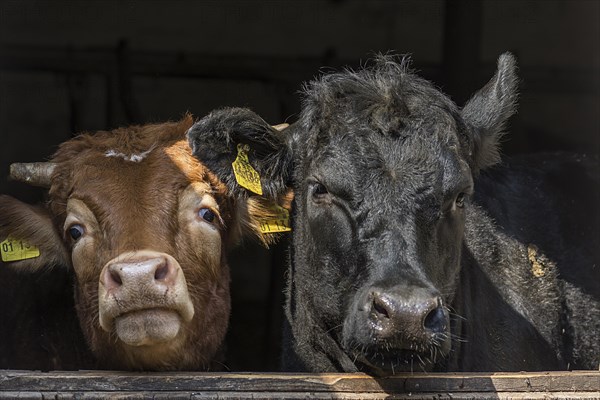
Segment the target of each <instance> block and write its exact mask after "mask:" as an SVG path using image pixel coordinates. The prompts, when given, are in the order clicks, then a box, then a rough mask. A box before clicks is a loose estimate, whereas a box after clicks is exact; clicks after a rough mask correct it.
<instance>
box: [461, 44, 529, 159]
mask: <svg viewBox="0 0 600 400" xmlns="http://www.w3.org/2000/svg"><path fill="white" fill-rule="evenodd" d="M516 70H517V66H516V60H515V57H514V56H513V55H512V54H510V53H504V54H502V55H501V56H500V58H498V69H497V71H496V74H495V75H494V77H493V78H492V79H491V80H490V81H489V82H488V83H487V85H485V86H484V87H483V88H482V89H480V90H479V91H478V92H477V93H475V94H474V95H473V97H472V98H471V99H470V100H469V101H468V102H467V104H466V105H465V106H464V108H463V110H462V116H463V119H464V120H465V122H466V123H467V124H468V125H469V126H470V127H471V129H472V130H473V132H474V136H473V142H474V146H473V164H474V166H475V167H476V169H478V170H479V169H483V168H486V167H489V166H491V165H494V164H495V163H497V162H498V161H500V151H499V143H500V139H501V138H502V135H503V134H504V128H505V126H506V123H507V122H508V119H509V118H510V117H511V116H512V115H513V114H514V113H515V112H516V110H517V98H518V84H519V82H518V77H517V72H516Z"/></svg>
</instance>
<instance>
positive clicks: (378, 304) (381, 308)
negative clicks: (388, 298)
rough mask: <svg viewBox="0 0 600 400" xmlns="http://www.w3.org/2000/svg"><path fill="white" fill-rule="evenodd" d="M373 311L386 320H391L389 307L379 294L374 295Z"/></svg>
mask: <svg viewBox="0 0 600 400" xmlns="http://www.w3.org/2000/svg"><path fill="white" fill-rule="evenodd" d="M373 311H375V313H377V314H379V315H381V316H382V317H384V318H387V319H389V318H390V310H389V309H388V305H387V304H385V301H384V300H383V299H381V297H379V296H378V295H377V294H373Z"/></svg>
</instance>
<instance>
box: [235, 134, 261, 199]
mask: <svg viewBox="0 0 600 400" xmlns="http://www.w3.org/2000/svg"><path fill="white" fill-rule="evenodd" d="M249 150H250V147H249V146H248V145H247V144H241V143H238V145H237V151H238V154H237V158H236V159H235V161H234V162H233V163H231V166H232V167H233V173H234V175H235V180H236V181H237V182H238V183H239V184H240V186H243V187H245V188H246V189H248V190H250V191H251V192H254V193H256V194H259V195H262V194H263V192H262V186H261V185H260V175H259V174H258V172H256V170H255V169H254V168H252V165H250V162H249V161H248V151H249Z"/></svg>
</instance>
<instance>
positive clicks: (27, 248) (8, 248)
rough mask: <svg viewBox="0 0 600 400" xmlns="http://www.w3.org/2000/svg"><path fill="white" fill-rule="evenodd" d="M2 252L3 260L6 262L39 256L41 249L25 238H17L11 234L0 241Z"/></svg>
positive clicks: (0, 251) (0, 250)
mask: <svg viewBox="0 0 600 400" xmlns="http://www.w3.org/2000/svg"><path fill="white" fill-rule="evenodd" d="M0 253H1V254H2V261H4V262H9V261H20V260H26V259H28V258H35V257H39V256H40V249H38V248H37V247H35V246H33V245H31V244H29V243H27V242H26V241H25V240H21V239H15V238H13V237H10V236H9V237H7V238H6V240H4V241H3V242H2V243H0Z"/></svg>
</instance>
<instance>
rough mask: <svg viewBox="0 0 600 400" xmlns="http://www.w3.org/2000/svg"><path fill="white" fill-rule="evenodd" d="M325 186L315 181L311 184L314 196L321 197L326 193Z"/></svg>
mask: <svg viewBox="0 0 600 400" xmlns="http://www.w3.org/2000/svg"><path fill="white" fill-rule="evenodd" d="M328 193H329V192H328V191H327V188H326V187H325V186H324V185H323V184H321V183H315V184H314V186H313V190H312V194H313V196H314V197H322V196H325V195H326V194H328Z"/></svg>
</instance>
